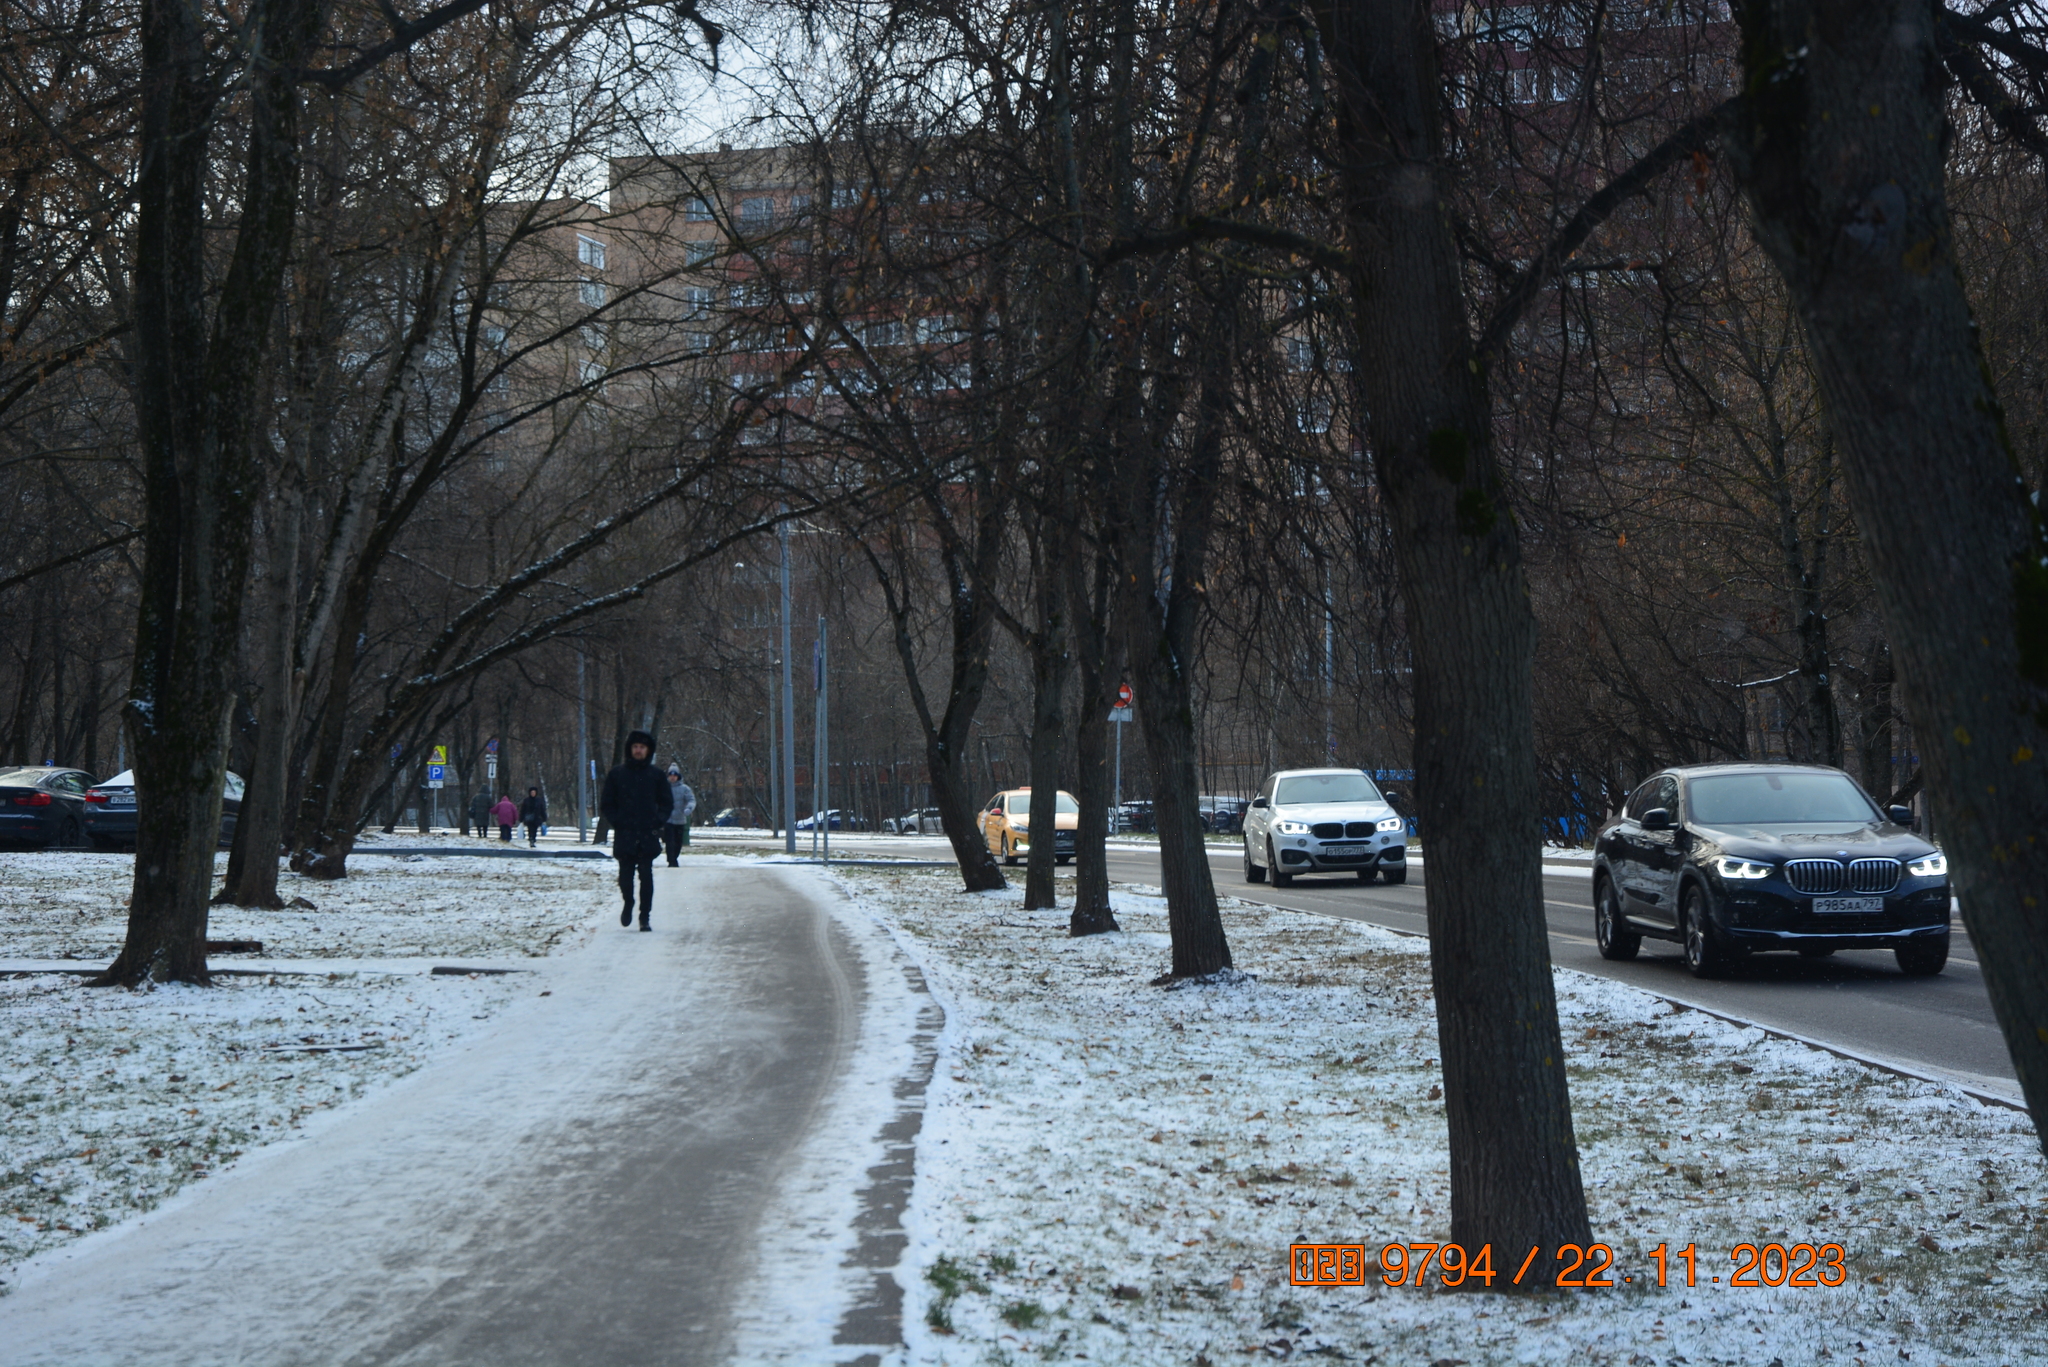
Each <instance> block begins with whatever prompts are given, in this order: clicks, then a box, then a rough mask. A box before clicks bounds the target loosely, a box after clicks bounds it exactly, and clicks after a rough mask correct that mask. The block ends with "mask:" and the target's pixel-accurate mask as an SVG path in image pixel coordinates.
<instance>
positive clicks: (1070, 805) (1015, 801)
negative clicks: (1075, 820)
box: [1010, 793, 1081, 816]
mask: <svg viewBox="0 0 2048 1367" xmlns="http://www.w3.org/2000/svg"><path fill="white" fill-rule="evenodd" d="M1056 810H1058V811H1061V812H1065V813H1067V814H1069V815H1072V814H1074V813H1077V812H1079V811H1080V810H1081V806H1080V804H1079V803H1077V802H1075V801H1074V799H1072V798H1071V797H1068V796H1067V795H1066V794H1065V793H1061V794H1060V795H1059V801H1058V805H1057V807H1056ZM1010 815H1011V816H1029V815H1031V794H1029V793H1019V794H1017V795H1016V796H1015V797H1013V798H1011V799H1010Z"/></svg>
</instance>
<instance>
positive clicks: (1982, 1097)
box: [1259, 902, 2032, 1115]
mask: <svg viewBox="0 0 2048 1367" xmlns="http://www.w3.org/2000/svg"><path fill="white" fill-rule="evenodd" d="M1259 905H1260V906H1263V907H1266V908H1268V909H1269V910H1272V911H1295V910H1297V908H1294V907H1280V906H1274V905H1273V904H1272V903H1270V902H1261V903H1259ZM1301 914H1302V915H1305V916H1320V917H1322V918H1323V919H1324V920H1326V921H1345V922H1348V923H1349V924H1351V925H1369V926H1371V927H1372V928H1373V929H1375V930H1384V931H1386V932H1387V933H1388V934H1389V935H1403V936H1406V937H1407V938H1409V939H1411V940H1427V939H1429V936H1427V935H1425V934H1423V933H1422V932H1420V931H1415V930H1400V929H1397V928H1395V927H1393V926H1383V925H1380V924H1379V923H1378V922H1375V921H1354V920H1352V919H1351V918H1350V917H1348V916H1339V915H1336V914H1335V913H1333V912H1327V911H1306V910H1304V911H1302V912H1301ZM1551 971H1552V972H1556V968H1555V966H1553V967H1552V970H1551ZM1565 972H1567V973H1577V972H1579V970H1578V969H1576V968H1568V969H1566V970H1565ZM1581 976H1584V977H1591V976H1593V975H1591V974H1582V975H1581ZM1595 981H1598V982H1608V981H1611V980H1610V979H1605V978H1595ZM1616 985H1617V986H1621V987H1631V988H1635V990H1636V991H1638V992H1641V993H1643V994H1644V995H1645V996H1649V997H1654V998H1656V999H1657V1000H1658V1001H1661V1002H1667V1003H1669V1004H1670V1005H1672V1006H1676V1007H1681V1008H1683V1009H1684V1010H1687V1011H1697V1012H1699V1013H1700V1014H1701V1015H1702V1016H1712V1017H1713V1018H1714V1019H1715V1020H1718V1021H1726V1022H1727V1023H1728V1024H1730V1025H1739V1026H1742V1027H1744V1028H1745V1029H1749V1030H1761V1031H1763V1033H1765V1034H1766V1035H1769V1036H1771V1037H1772V1038H1774V1039H1782V1040H1791V1041H1792V1042H1793V1043H1795V1044H1803V1045H1805V1046H1807V1047H1808V1048H1809V1049H1818V1050H1820V1051H1821V1052H1823V1053H1827V1054H1833V1055H1834V1056H1835V1057H1836V1058H1842V1059H1847V1060H1849V1062H1851V1063H1860V1064H1862V1065H1863V1066H1864V1067H1866V1068H1875V1069H1877V1070H1878V1071H1879V1072H1881V1073H1890V1074H1891V1075H1892V1076H1894V1077H1902V1078H1906V1079H1908V1080H1910V1081H1913V1082H1927V1083H1932V1084H1933V1085H1934V1086H1937V1087H1947V1088H1949V1089H1950V1090H1951V1091H1957V1092H1961V1093H1962V1094H1963V1095H1964V1096H1966V1097H1969V1098H1970V1099H1971V1100H1972V1101H1975V1102H1978V1103H1980V1104H1982V1105H1985V1106H2002V1107H2004V1108H2005V1109H2006V1110H2008V1111H2018V1112H2019V1113H2020V1114H2022V1115H2030V1114H2032V1113H2031V1112H2030V1111H2029V1110H2028V1109H2027V1103H2026V1102H2025V1101H2024V1100H2020V1099H2017V1098H2014V1097H2009V1096H2002V1095H2000V1094H1999V1093H1997V1092H1987V1091H1985V1090H1984V1089H1983V1088H1981V1087H1972V1086H1970V1085H1969V1084H1968V1083H1966V1082H1961V1081H1958V1080H1957V1079H1955V1078H1953V1077H1947V1076H1944V1075H1942V1074H1940V1073H1930V1072H1925V1071H1922V1070H1921V1069H1918V1068H1914V1067H1911V1066H1909V1065H1907V1064H1903V1063H1899V1062H1897V1061H1896V1060H1892V1059H1882V1058H1878V1057H1876V1056H1874V1055H1871V1054H1863V1053H1858V1052H1857V1051H1856V1050H1854V1049H1848V1048H1844V1047H1843V1046H1841V1045H1839V1044H1829V1043H1828V1042H1827V1041H1825V1040H1817V1039H1814V1038H1813V1037H1812V1036H1810V1035H1802V1034H1800V1033H1799V1032H1798V1031H1796V1030H1787V1029H1784V1028H1783V1027H1782V1026H1776V1025H1765V1024H1764V1023H1763V1022H1762V1021H1753V1020H1750V1019H1748V1018H1747V1017H1744V1016H1735V1015H1730V1014H1729V1013H1728V1012H1726V1011H1722V1010H1718V1009H1717V1008H1715V1007H1711V1006H1701V1005H1700V1004H1699V1003H1698V1002H1692V1001H1687V1000H1686V999H1685V998H1683V997H1674V996H1672V995H1671V994H1670V993H1668V992H1657V991H1653V990H1652V989H1650V988H1647V987H1639V986H1637V985H1636V984H1635V983H1617V984H1616Z"/></svg>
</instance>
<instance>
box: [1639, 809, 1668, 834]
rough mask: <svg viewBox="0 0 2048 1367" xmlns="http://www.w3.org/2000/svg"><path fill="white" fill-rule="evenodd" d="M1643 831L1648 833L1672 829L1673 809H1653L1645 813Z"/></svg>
mask: <svg viewBox="0 0 2048 1367" xmlns="http://www.w3.org/2000/svg"><path fill="white" fill-rule="evenodd" d="M1643 829H1644V830H1646V831H1668V830H1670V829H1671V809H1670V808H1669V807H1652V808H1650V810H1649V811H1647V812H1644V813H1643Z"/></svg>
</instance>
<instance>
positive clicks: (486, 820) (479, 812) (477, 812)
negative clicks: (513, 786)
mask: <svg viewBox="0 0 2048 1367" xmlns="http://www.w3.org/2000/svg"><path fill="white" fill-rule="evenodd" d="M469 824H470V825H471V826H472V827H473V828H475V830H476V833H477V834H478V835H479V836H481V837H483V838H484V839H485V840H489V839H490V838H491V793H490V790H489V789H488V788H479V789H477V790H476V796H475V797H473V798H471V799H470V800H469Z"/></svg>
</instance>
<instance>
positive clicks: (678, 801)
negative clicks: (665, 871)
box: [661, 764, 697, 868]
mask: <svg viewBox="0 0 2048 1367" xmlns="http://www.w3.org/2000/svg"><path fill="white" fill-rule="evenodd" d="M668 791H669V796H670V797H671V798H672V799H674V802H675V805H674V806H673V807H671V808H669V813H668V823H667V824H666V825H664V826H663V827H662V828H661V835H662V843H663V845H664V846H666V848H667V849H668V866H669V867H670V868H675V867H676V855H677V854H678V853H680V852H681V850H682V848H683V846H685V845H687V844H689V843H690V813H691V812H694V811H696V810H697V795H696V794H695V793H693V792H691V791H690V785H689V784H687V783H685V782H683V771H682V770H681V769H678V768H677V767H676V766H675V765H673V764H671V765H669V766H668Z"/></svg>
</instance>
